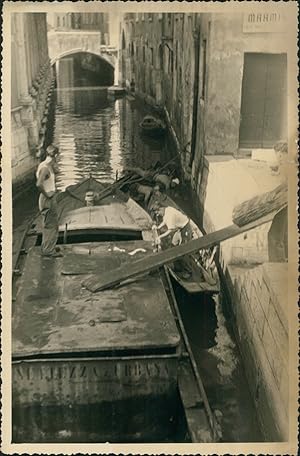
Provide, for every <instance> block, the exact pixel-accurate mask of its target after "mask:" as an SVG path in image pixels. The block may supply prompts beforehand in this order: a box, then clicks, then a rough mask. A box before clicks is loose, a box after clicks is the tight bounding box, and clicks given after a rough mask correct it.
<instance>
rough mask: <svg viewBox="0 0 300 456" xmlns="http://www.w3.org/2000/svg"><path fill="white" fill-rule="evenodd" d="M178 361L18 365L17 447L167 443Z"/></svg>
mask: <svg viewBox="0 0 300 456" xmlns="http://www.w3.org/2000/svg"><path fill="white" fill-rule="evenodd" d="M177 369H178V357H177V355H157V356H143V357H128V358H121V357H120V358H111V359H108V358H102V359H101V358H99V359H85V360H82V359H66V360H63V359H61V360H52V359H48V360H47V359H46V360H34V361H22V362H19V361H17V362H14V363H13V369H12V377H13V442H15V443H20V442H35V443H37V442H54V443H55V442H75V441H77V442H78V441H82V442H106V441H110V442H120V441H123V442H126V441H127V442H134V441H155V440H156V441H157V439H162V440H164V439H167V438H168V436H170V435H171V434H172V433H173V432H174V429H173V424H174V417H175V415H176V395H177Z"/></svg>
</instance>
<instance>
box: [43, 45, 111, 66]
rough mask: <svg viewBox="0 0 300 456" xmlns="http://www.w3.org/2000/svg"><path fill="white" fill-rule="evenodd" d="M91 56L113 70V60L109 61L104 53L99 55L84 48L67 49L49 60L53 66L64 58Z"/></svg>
mask: <svg viewBox="0 0 300 456" xmlns="http://www.w3.org/2000/svg"><path fill="white" fill-rule="evenodd" d="M79 53H82V54H92V55H94V56H96V57H97V58H99V59H103V60H105V62H106V63H108V64H109V65H110V66H111V67H112V68H113V69H115V64H114V63H113V61H114V58H111V59H109V58H108V56H107V55H105V53H101V54H99V53H98V52H95V51H93V50H90V49H85V48H75V49H69V50H67V51H63V52H61V53H60V54H57V55H56V56H55V57H52V59H51V61H50V62H51V66H52V65H54V64H55V63H56V62H57V61H58V60H61V59H63V58H64V57H68V56H72V55H74V54H79Z"/></svg>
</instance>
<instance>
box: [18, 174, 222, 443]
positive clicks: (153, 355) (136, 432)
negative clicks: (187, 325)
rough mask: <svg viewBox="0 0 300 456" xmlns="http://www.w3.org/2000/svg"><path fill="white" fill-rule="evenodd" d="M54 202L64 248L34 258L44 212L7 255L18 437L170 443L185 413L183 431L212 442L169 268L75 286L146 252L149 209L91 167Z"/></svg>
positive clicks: (212, 426)
mask: <svg viewBox="0 0 300 456" xmlns="http://www.w3.org/2000/svg"><path fill="white" fill-rule="evenodd" d="M57 205H58V212H59V220H60V230H59V232H60V234H59V244H61V248H62V250H63V254H64V255H63V257H62V258H55V259H49V258H44V257H42V256H41V254H40V244H41V220H40V218H39V216H37V217H36V218H35V220H34V221H33V222H31V223H30V225H29V227H28V231H27V232H26V233H24V236H23V238H22V240H21V242H20V245H19V246H18V249H17V251H16V252H15V254H14V256H13V296H14V297H13V305H12V316H13V318H12V382H13V384H12V404H13V413H12V420H13V423H12V424H13V427H12V430H13V438H12V440H13V442H14V443H27V442H32V443H40V442H48V443H56V442H64V443H67V442H82V443H88V442H106V441H109V442H161V441H174V440H173V439H174V436H175V435H176V433H177V431H178V426H179V423H182V422H183V421H184V423H185V426H186V430H187V434H188V435H187V436H185V435H183V436H182V440H183V441H191V442H209V441H216V440H218V438H219V435H218V430H217V426H216V422H215V420H214V417H213V415H212V412H211V410H210V407H209V404H208V401H207V398H206V395H205V391H204V388H203V385H202V383H201V379H200V377H199V374H198V372H197V369H196V366H195V363H194V360H193V355H192V353H191V350H190V348H189V345H188V340H187V337H186V335H185V332H184V327H183V325H182V322H181V319H180V314H179V312H178V308H177V304H176V299H175V296H174V292H173V290H172V286H171V282H170V278H169V275H168V270H167V268H166V267H161V268H159V269H157V270H155V271H153V272H151V273H146V274H145V273H144V274H141V275H140V276H139V277H135V279H134V280H132V279H129V280H127V281H126V282H125V283H123V284H122V286H118V287H114V288H111V289H108V290H105V291H100V292H96V293H93V292H90V291H89V290H87V289H86V288H84V287H83V285H82V284H83V282H84V279H86V278H87V277H88V276H89V275H90V274H93V273H95V272H96V273H97V274H99V275H100V276H101V273H104V272H107V271H108V270H110V271H111V274H112V275H113V274H114V269H115V268H117V267H119V266H120V265H122V264H128V265H130V263H131V262H132V261H134V260H136V259H138V258H143V257H146V256H147V255H148V254H151V253H153V238H152V230H151V226H152V221H151V218H150V216H149V215H148V214H147V213H146V212H145V211H144V210H143V209H142V208H141V207H140V206H139V205H138V204H137V203H135V202H134V201H133V200H132V199H131V198H129V197H128V196H126V195H125V194H124V193H122V192H120V191H119V190H118V188H117V186H114V185H112V186H105V185H103V184H101V183H100V182H98V181H96V180H95V179H93V178H92V177H90V178H88V179H85V180H83V181H82V182H80V183H78V184H76V185H73V186H71V187H68V188H67V189H66V190H65V191H64V192H62V193H60V194H58V196H57ZM178 397H180V401H181V404H182V405H181V406H180V407H179V406H178Z"/></svg>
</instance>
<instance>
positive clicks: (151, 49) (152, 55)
mask: <svg viewBox="0 0 300 456" xmlns="http://www.w3.org/2000/svg"><path fill="white" fill-rule="evenodd" d="M150 63H151V65H153V63H154V54H153V48H152V47H151V48H150Z"/></svg>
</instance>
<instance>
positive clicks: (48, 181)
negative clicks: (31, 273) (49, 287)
mask: <svg viewBox="0 0 300 456" xmlns="http://www.w3.org/2000/svg"><path fill="white" fill-rule="evenodd" d="M46 153H47V156H46V158H45V160H44V161H42V162H41V163H40V164H39V166H38V168H37V171H36V178H37V182H36V186H37V188H38V189H39V190H40V192H41V193H40V197H39V210H40V213H41V215H42V219H43V228H42V245H41V251H42V256H45V257H48V258H57V257H62V253H61V252H60V251H59V249H58V248H56V243H57V239H58V216H57V207H56V186H55V171H54V170H55V158H56V155H57V154H58V149H57V147H54V146H53V145H50V146H48V147H47V150H46Z"/></svg>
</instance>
